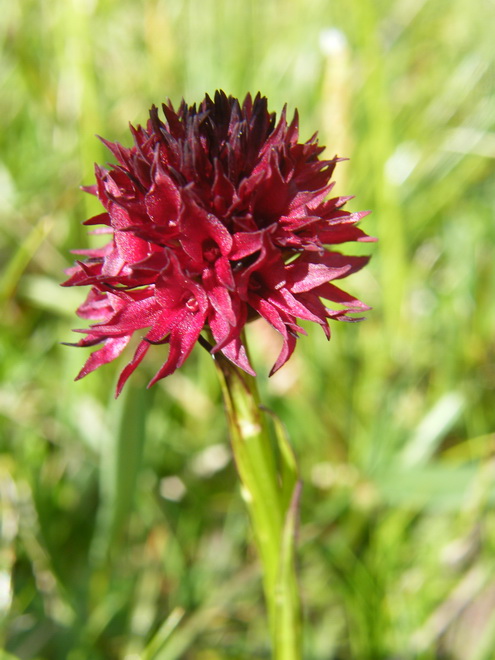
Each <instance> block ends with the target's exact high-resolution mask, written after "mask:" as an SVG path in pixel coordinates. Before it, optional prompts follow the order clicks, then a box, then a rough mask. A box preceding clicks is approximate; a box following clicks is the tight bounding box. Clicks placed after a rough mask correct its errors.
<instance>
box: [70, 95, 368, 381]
mask: <svg viewBox="0 0 495 660" xmlns="http://www.w3.org/2000/svg"><path fill="white" fill-rule="evenodd" d="M162 107H163V114H164V119H165V121H163V120H162V119H160V117H159V114H158V110H157V108H156V107H153V108H152V109H151V111H150V118H149V120H148V123H147V125H146V127H145V128H144V127H141V126H138V127H137V128H134V127H133V126H131V131H132V134H133V137H134V145H133V146H132V147H131V148H125V147H123V146H121V145H120V144H118V143H110V142H107V141H106V140H103V142H104V143H105V144H106V146H107V147H108V148H109V149H110V151H111V152H112V154H113V155H114V157H115V158H116V160H117V163H118V164H117V165H111V166H110V168H109V169H104V168H101V167H99V166H96V181H97V183H96V185H94V186H91V187H89V188H86V190H87V191H88V192H91V193H93V194H95V195H97V197H98V199H99V200H100V202H101V203H102V205H103V207H104V209H105V211H104V212H103V213H101V214H99V215H97V216H95V217H93V218H91V219H89V220H87V221H86V223H85V224H86V225H104V226H105V228H104V229H103V230H102V229H99V230H97V231H98V232H100V231H103V232H108V233H110V234H111V241H110V242H109V243H108V244H107V245H105V246H104V247H102V248H98V249H90V250H79V251H76V252H77V253H78V254H82V255H85V257H86V259H85V261H78V262H77V263H76V265H75V266H74V267H73V268H71V269H70V270H69V271H68V274H69V275H70V277H69V279H68V281H67V282H65V283H64V285H65V286H74V285H76V286H86V285H89V286H91V290H90V292H89V294H88V297H87V299H86V301H85V302H84V304H83V305H81V307H80V308H79V309H78V310H77V313H78V315H79V316H81V317H83V318H86V319H92V320H96V321H98V323H95V324H94V325H92V326H91V327H90V328H89V329H87V330H78V331H77V332H82V333H84V334H85V335H86V336H85V337H84V338H83V339H81V340H80V341H79V342H78V344H77V345H78V346H96V345H99V348H98V350H96V351H95V352H94V353H92V354H91V355H90V357H89V359H88V360H87V362H86V364H85V365H84V367H83V369H82V370H81V372H80V373H79V375H78V378H82V377H83V376H85V375H86V374H88V373H89V372H91V371H93V370H94V369H96V368H97V367H99V366H101V365H102V364H105V363H107V362H110V361H111V360H113V359H115V358H116V357H117V356H118V355H119V354H120V353H121V352H122V351H123V350H124V348H125V347H126V345H127V344H128V343H129V341H130V339H131V337H132V335H133V334H134V333H135V332H138V333H140V334H141V338H140V342H139V344H138V345H137V348H136V351H135V353H134V356H133V358H132V360H131V361H130V363H129V364H128V365H127V366H126V367H125V368H124V370H123V372H122V374H121V376H120V379H119V382H118V385H117V393H119V392H120V390H121V389H122V387H123V385H124V383H125V382H126V380H127V378H128V377H129V376H130V374H131V373H132V372H133V371H134V369H135V368H136V366H137V365H138V364H139V363H140V362H141V360H142V359H143V357H144V355H145V354H146V352H147V351H148V350H149V349H150V347H152V346H153V345H154V344H169V352H168V357H167V360H166V361H165V363H164V364H163V365H162V366H161V367H160V369H159V370H158V372H157V373H156V375H155V376H154V378H153V379H152V380H151V382H150V385H152V384H153V383H155V382H156V381H157V380H159V379H160V378H164V377H165V376H168V375H169V374H171V373H172V372H173V371H175V369H177V368H178V367H180V366H181V365H182V363H183V362H184V361H185V360H186V358H187V357H188V356H189V354H190V353H191V351H192V349H193V347H194V345H195V343H196V341H197V340H198V339H199V338H200V333H201V332H202V331H203V330H207V329H209V330H210V331H211V335H212V336H213V339H214V342H215V345H214V346H213V348H212V352H213V353H215V352H217V351H221V352H222V353H223V354H224V355H225V356H226V357H227V358H228V359H229V360H230V361H231V362H233V363H234V364H236V365H238V366H239V367H241V368H242V369H244V370H245V371H246V372H248V373H250V374H254V372H253V369H252V367H251V365H250V363H249V360H248V357H247V354H246V350H245V347H244V345H243V342H242V336H241V333H242V331H243V329H244V326H245V325H246V323H247V322H248V321H250V320H251V319H254V318H258V317H263V318H264V319H266V321H268V323H269V324H270V325H272V326H273V327H274V328H275V329H276V330H277V331H278V332H279V333H280V334H281V336H282V338H283V346H282V350H281V353H280V355H279V356H278V358H277V360H276V362H275V364H274V366H273V368H272V371H271V373H273V372H275V371H276V370H277V369H279V368H280V367H281V366H282V365H283V364H284V363H285V362H286V361H287V360H288V358H289V357H290V355H291V354H292V352H293V350H294V347H295V344H296V339H297V337H298V335H299V334H305V332H304V330H303V329H302V328H301V327H300V326H299V325H298V319H305V320H309V321H314V322H315V323H318V324H319V325H320V326H321V327H322V328H323V331H324V332H325V334H326V335H327V337H330V331H329V328H328V319H338V320H355V319H353V318H352V317H350V316H349V313H350V312H355V311H361V310H363V309H369V308H368V307H367V306H366V305H364V304H363V303H361V302H360V301H359V300H357V299H355V298H354V297H353V296H351V295H349V294H348V293H345V292H344V291H343V290H342V289H340V288H339V287H338V286H336V284H335V280H338V279H341V278H343V277H346V276H347V275H350V274H351V273H354V272H355V271H357V270H359V269H360V268H362V267H363V266H364V265H365V264H366V263H367V261H368V258H367V257H361V256H359V257H358V256H344V255H342V254H341V253H340V252H337V251H335V249H334V246H336V245H339V244H341V243H346V242H349V241H367V240H373V239H370V238H369V237H368V236H367V235H366V234H365V233H364V232H363V231H362V230H361V229H359V228H358V227H357V226H356V223H357V222H358V221H359V220H360V219H361V218H362V217H363V216H364V215H366V212H360V213H350V212H349V211H345V210H343V206H344V204H345V203H346V201H348V199H349V198H348V197H347V198H343V197H336V198H331V199H328V195H329V193H330V191H331V189H332V186H333V184H332V183H330V178H331V176H332V173H333V171H334V168H335V165H336V163H337V162H338V160H339V159H338V158H334V159H332V160H320V158H319V156H320V155H321V153H322V152H323V147H321V146H319V145H318V142H317V139H316V136H314V137H313V138H311V139H310V140H309V141H307V142H304V143H300V142H298V117H297V112H296V114H295V115H294V118H293V120H292V121H291V122H290V123H289V124H288V123H287V121H286V113H285V108H284V110H283V112H282V115H281V117H280V119H279V120H278V122H277V121H276V116H275V114H272V113H270V112H269V111H268V108H267V100H266V98H264V97H261V96H260V95H259V94H258V95H257V96H256V98H255V99H254V100H252V98H251V96H250V95H248V96H246V98H245V100H244V101H243V103H242V105H241V104H240V103H239V101H238V100H237V99H235V98H232V97H227V96H226V95H225V94H224V93H223V92H217V93H216V94H215V97H214V99H213V100H212V99H211V98H210V97H209V96H206V97H205V99H204V100H203V101H202V102H201V104H200V105H199V107H198V108H196V105H193V106H188V105H187V104H186V103H185V102H184V101H183V102H182V103H181V105H180V107H179V109H178V110H177V111H176V110H174V108H173V106H172V104H171V103H168V104H164V105H163V106H162ZM322 299H324V300H327V301H332V302H334V303H338V304H339V306H340V308H339V309H330V308H328V307H327V306H326V305H325V304H324V303H323V302H322Z"/></svg>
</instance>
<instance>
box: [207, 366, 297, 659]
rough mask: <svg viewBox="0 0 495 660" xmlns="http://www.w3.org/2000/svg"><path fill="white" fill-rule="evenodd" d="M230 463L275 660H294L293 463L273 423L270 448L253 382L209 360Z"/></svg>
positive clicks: (240, 372) (295, 642)
mask: <svg viewBox="0 0 495 660" xmlns="http://www.w3.org/2000/svg"><path fill="white" fill-rule="evenodd" d="M214 357H215V364H216V366H217V371H218V374H219V377H220V382H221V385H222V393H223V398H224V402H225V407H226V412H227V418H228V424H229V431H230V436H231V442H232V449H233V453H234V458H235V462H236V466H237V470H238V472H239V476H240V479H241V487H242V495H243V498H244V500H245V502H246V505H247V508H248V511H249V515H250V518H251V524H252V528H253V532H254V538H255V542H256V546H257V549H258V554H259V556H260V559H261V563H262V567H263V588H264V593H265V599H266V604H267V609H268V618H269V622H270V633H271V638H272V645H273V657H274V658H275V660H300V658H301V657H302V656H301V608H300V599H299V590H298V584H297V578H296V571H295V557H294V555H295V552H294V545H295V540H294V538H295V526H296V519H297V504H298V497H299V491H300V485H299V482H298V476H297V469H296V463H295V460H294V456H293V453H292V450H291V448H290V445H289V444H288V442H287V439H286V438H285V435H284V432H283V429H282V427H281V425H280V423H278V422H277V421H275V424H274V426H275V436H276V442H275V443H274V442H273V440H272V438H271V434H270V431H269V428H268V423H267V418H266V414H265V413H264V412H263V411H262V410H261V408H260V405H259V396H258V392H257V387H256V380H255V379H254V378H253V377H252V376H249V375H248V374H246V373H245V372H244V371H241V370H240V369H238V368H237V367H236V366H235V365H233V364H232V363H231V362H229V361H228V360H227V359H225V358H224V357H223V356H222V355H215V356H214Z"/></svg>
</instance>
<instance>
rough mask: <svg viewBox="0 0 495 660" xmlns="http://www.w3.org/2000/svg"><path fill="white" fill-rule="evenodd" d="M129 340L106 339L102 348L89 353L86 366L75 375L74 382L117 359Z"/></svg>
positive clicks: (127, 337)
mask: <svg viewBox="0 0 495 660" xmlns="http://www.w3.org/2000/svg"><path fill="white" fill-rule="evenodd" d="M129 339H130V336H126V337H112V338H109V339H107V340H106V341H105V345H104V346H103V347H102V348H100V349H98V350H97V351H95V352H94V353H91V355H90V356H89V358H88V359H87V360H86V364H85V365H84V367H83V368H82V369H81V371H80V372H79V373H78V374H77V376H76V380H79V379H80V378H84V376H87V375H88V374H89V373H91V372H92V371H94V370H95V369H98V367H101V366H102V365H103V364H107V363H108V362H111V361H112V360H115V358H116V357H118V356H119V355H120V354H121V353H122V351H123V350H124V348H125V347H126V346H127V344H128V343H129Z"/></svg>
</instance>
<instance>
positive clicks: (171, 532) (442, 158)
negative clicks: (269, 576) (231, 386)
mask: <svg viewBox="0 0 495 660" xmlns="http://www.w3.org/2000/svg"><path fill="white" fill-rule="evenodd" d="M494 20H495V5H494V3H493V1H491V0H480V2H479V3H477V4H476V7H474V6H471V5H470V3H467V2H465V0H414V1H413V0H378V1H375V2H373V1H372V0H347V1H346V2H343V1H341V2H338V1H334V2H329V1H328V0H291V2H287V1H284V2H283V1H282V0H263V1H262V0H245V1H244V2H234V1H233V0H203V1H202V2H199V1H198V2H194V1H193V0H144V1H143V2H132V1H131V0H120V1H119V2H117V1H116V0H53V1H51V2H46V1H45V2H43V1H42V0H22V2H21V0H18V1H17V2H16V1H15V0H14V2H7V3H4V6H3V7H2V20H1V21H0V38H1V44H2V66H1V67H0V85H1V90H2V93H1V94H0V116H1V118H2V119H1V120H2V125H3V130H2V131H1V132H0V223H1V224H0V260H1V263H2V265H3V267H2V269H1V272H0V299H1V301H2V318H1V321H0V323H1V328H0V331H1V340H0V371H1V382H0V433H1V447H0V449H1V453H0V496H1V498H2V529H1V539H2V541H1V542H2V546H1V548H0V617H2V628H1V630H0V646H3V647H4V648H5V649H6V651H5V652H4V655H2V656H1V657H2V658H4V657H5V658H6V659H9V660H15V659H19V660H24V659H36V660H86V659H87V660H89V659H91V660H114V659H115V660H116V659H119V660H140V659H144V660H174V659H184V660H248V659H252V658H268V657H269V651H268V647H267V644H268V635H267V629H266V617H265V614H264V610H263V600H262V588H261V580H260V576H259V571H258V565H257V563H256V559H255V556H254V552H253V550H252V547H253V546H252V543H251V542H249V543H248V542H247V541H246V539H249V527H248V521H247V515H246V513H245V509H244V506H243V502H242V500H241V497H240V494H239V490H238V480H237V475H236V473H235V468H234V466H233V464H232V460H230V455H229V453H228V443H227V440H226V422H225V419H224V415H223V412H222V409H221V394H220V389H219V385H218V382H217V376H216V374H215V370H214V368H213V365H212V364H211V361H210V358H209V356H208V355H207V354H206V352H205V351H204V350H202V349H201V347H199V346H198V347H197V348H196V349H195V352H194V354H193V356H192V358H191V359H190V360H189V361H188V363H187V364H186V366H185V367H184V368H181V370H180V371H179V372H178V373H176V374H174V375H173V376H172V377H170V378H168V379H166V380H165V381H161V382H160V383H159V384H158V385H157V386H155V387H154V388H153V389H151V390H149V391H148V390H145V388H144V385H145V384H146V382H147V380H146V379H147V378H149V377H150V376H151V374H152V373H154V371H156V368H155V367H156V365H151V364H150V363H149V362H148V363H145V364H144V365H143V366H142V368H141V369H140V370H138V372H136V374H135V375H134V376H133V378H132V379H131V381H130V383H129V384H128V386H127V387H126V390H125V391H124V394H123V395H122V397H121V399H119V400H118V401H115V400H114V399H113V390H114V385H115V381H116V374H117V370H118V369H119V368H121V367H122V365H123V364H124V361H125V358H124V361H122V360H120V361H119V363H118V364H115V365H108V366H106V367H104V368H102V369H101V370H99V371H98V372H97V373H95V374H92V375H91V376H89V377H88V378H86V379H85V380H83V381H80V382H78V383H73V382H72V380H73V378H74V376H75V375H76V374H77V372H78V370H79V368H80V366H81V365H82V363H83V360H84V358H85V356H86V355H87V351H83V350H82V349H75V348H68V347H66V346H61V344H60V342H62V341H73V335H72V333H71V332H70V329H71V328H73V327H80V326H79V323H80V321H79V320H77V319H76V317H75V314H74V310H75V308H76V306H77V305H78V303H80V302H81V301H82V300H83V297H84V292H83V291H82V290H72V289H71V290H67V289H61V288H59V286H58V283H59V282H60V281H61V280H62V279H63V270H64V268H67V267H68V266H69V265H70V264H71V263H72V258H71V255H70V254H69V250H70V249H72V248H76V247H83V246H84V245H88V244H89V242H90V241H96V240H98V237H97V236H96V237H95V236H87V234H86V229H85V228H84V227H82V226H81V224H80V223H81V221H82V220H84V219H85V218H87V217H88V216H89V215H90V214H92V213H96V212H98V206H97V204H96V203H95V200H94V199H93V198H91V197H90V196H88V195H84V194H83V193H81V192H80V191H79V189H78V187H79V186H80V185H81V184H90V183H92V167H93V162H94V161H98V162H100V163H105V162H106V161H107V160H110V158H111V157H110V155H109V154H108V153H106V152H105V149H104V147H103V145H101V143H100V142H99V141H98V140H97V139H96V138H95V137H94V135H95V134H99V135H103V136H104V137H106V138H108V139H110V140H120V141H122V142H124V143H126V144H128V143H129V134H128V128H127V124H128V121H131V122H133V123H143V122H144V121H145V120H146V117H147V110H148V108H149V107H150V106H151V104H152V103H157V104H159V103H160V102H161V101H162V100H165V99H166V98H167V97H170V98H171V99H172V100H173V101H174V103H178V102H179V101H180V98H181V97H182V96H184V97H185V98H186V99H187V100H188V102H193V101H196V100H200V99H201V98H202V97H203V95H204V93H205V91H206V92H208V93H212V92H214V90H215V89H216V88H223V89H225V90H226V91H227V92H228V93H232V94H234V95H236V96H243V95H244V94H245V93H246V92H247V91H251V92H254V93H255V92H256V91H258V90H260V91H261V92H262V93H263V94H265V95H267V96H268V98H269V100H270V106H271V109H272V110H274V111H277V112H280V110H281V108H282V106H283V104H284V103H285V102H287V103H288V106H289V110H290V112H292V111H293V110H294V108H295V107H298V109H299V111H300V116H301V133H302V136H303V137H304V138H309V137H310V135H311V134H312V133H313V132H314V130H316V129H319V132H320V139H321V141H322V143H324V144H327V145H328V148H329V154H330V155H332V156H333V154H334V153H335V152H338V153H339V155H343V156H349V157H350V159H351V160H350V162H344V163H341V164H339V166H338V167H337V172H336V179H337V187H336V190H337V192H338V193H339V194H342V195H347V194H354V195H355V196H356V199H355V200H353V201H352V202H350V205H349V208H351V210H361V209H366V208H370V209H372V210H373V213H372V215H371V216H369V217H368V218H366V220H365V221H364V223H363V227H364V228H365V230H366V231H368V232H369V233H371V234H374V235H376V236H378V238H379V243H378V244H376V245H371V246H370V245H369V244H368V245H365V246H364V247H365V248H366V249H367V251H371V252H372V253H373V259H372V261H371V264H370V266H369V267H367V268H366V269H365V270H363V271H362V272H361V273H359V274H357V275H355V276H353V278H352V279H351V281H350V284H349V289H350V290H351V291H352V292H353V293H355V294H356V295H358V296H359V297H360V298H362V299H363V300H364V301H366V302H368V303H369V304H371V305H372V306H373V308H374V309H373V311H372V312H370V313H369V314H368V320H367V321H366V322H365V323H362V324H357V325H347V324H333V326H332V331H333V338H332V341H331V343H330V344H327V343H326V341H325V338H324V337H323V333H321V332H320V333H318V332H317V331H315V330H313V329H312V328H308V332H309V336H308V337H307V338H303V339H301V340H300V341H299V342H298V347H297V350H296V353H295V355H294V356H293V358H292V359H291V361H290V362H289V363H288V364H287V365H286V366H285V367H284V369H282V371H281V372H280V373H279V374H277V375H276V376H275V377H274V378H273V379H270V380H268V379H267V378H266V375H267V373H268V370H269V367H270V366H271V364H272V363H273V361H274V357H275V354H276V350H277V346H278V342H277V338H276V337H274V336H273V334H272V333H271V332H269V331H268V330H267V328H266V327H264V326H263V325H262V324H258V323H255V324H253V326H252V327H251V328H250V333H249V335H248V339H249V340H250V348H251V351H252V353H253V355H254V359H255V363H256V365H257V367H258V372H259V374H260V379H259V380H260V386H261V389H262V399H263V401H264V402H265V403H266V405H267V406H268V407H269V408H271V409H272V410H273V411H274V412H275V413H276V414H278V415H279V416H280V418H281V419H282V420H283V421H284V424H285V425H286V427H287V429H288V433H289V436H290V438H291V440H292V443H293V445H294V448H295V451H296V454H297V455H298V457H299V462H300V469H301V474H302V478H303V481H304V489H303V493H302V501H301V523H300V529H299V562H300V579H301V584H302V591H303V600H304V612H305V628H306V630H305V649H306V650H305V658H307V660H413V659H414V660H436V659H438V660H440V659H442V660H492V659H493V657H494V649H495V614H494V606H493V605H494V601H495V562H494V560H493V557H494V552H495V512H494V505H495V478H494V477H495V467H494V466H495V462H494V461H495V406H494V397H495V391H494V389H495V258H494V250H495V223H494V210H495V196H494V193H493V175H494V172H495V161H494V158H495V94H494V91H495V89H494V84H493V80H494V74H495V69H494V60H495V58H494V53H495V51H494V44H493V25H494ZM157 351H158V349H157ZM156 354H157V352H156V351H155V352H154V354H153V356H154V357H156ZM251 540H252V539H251ZM9 585H10V586H9Z"/></svg>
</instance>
